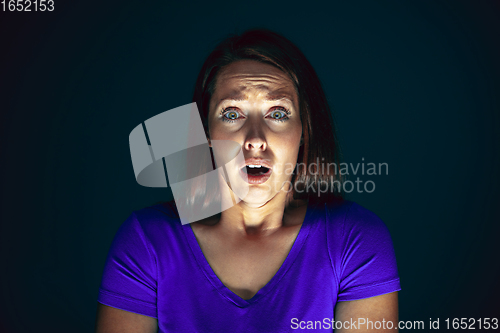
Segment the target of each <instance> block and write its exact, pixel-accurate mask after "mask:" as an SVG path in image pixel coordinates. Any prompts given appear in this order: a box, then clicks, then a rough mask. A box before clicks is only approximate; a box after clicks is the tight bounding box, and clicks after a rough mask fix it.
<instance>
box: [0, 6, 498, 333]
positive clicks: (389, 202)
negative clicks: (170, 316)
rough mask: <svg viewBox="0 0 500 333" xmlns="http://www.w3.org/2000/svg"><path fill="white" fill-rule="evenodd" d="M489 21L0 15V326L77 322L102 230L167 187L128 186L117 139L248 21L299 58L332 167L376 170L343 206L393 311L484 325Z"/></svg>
mask: <svg viewBox="0 0 500 333" xmlns="http://www.w3.org/2000/svg"><path fill="white" fill-rule="evenodd" d="M499 16H500V4H499V2H497V1H472V0H471V1H441V0H440V1H413V2H409V1H404V2H403V1H362V2H360V1H356V2H351V1H324V2H311V1H306V2H289V1H279V2H268V1H248V2H216V1H214V2H210V1H209V2H201V1H200V2H197V3H192V2H180V1H178V2H165V1H162V2H159V1H158V2H156V3H147V4H146V3H144V2H138V1H93V2H92V1H62V0H55V11H54V12H31V13H26V12H23V13H18V12H1V13H0V38H1V39H0V57H1V58H0V94H1V100H0V113H1V118H0V149H1V150H0V158H1V164H0V170H1V173H0V175H1V185H0V186H1V200H0V205H1V210H0V214H1V233H0V249H1V274H0V276H1V278H0V279H1V285H0V287H1V289H0V290H1V291H0V295H1V296H0V297H1V298H0V299H1V302H0V304H1V312H0V332H8V333H17V332H54V333H58V332H74V333H79V332H82V333H83V332H92V331H93V327H94V318H95V311H96V304H97V302H96V298H97V291H98V287H99V283H100V278H101V274H102V269H103V266H104V261H105V258H106V254H107V251H108V249H109V246H110V244H111V240H112V238H113V236H114V234H115V232H116V230H117V229H118V227H119V226H120V224H121V223H122V222H123V221H124V220H125V219H126V218H127V217H128V215H129V214H130V213H131V212H132V211H133V210H136V209H140V208H142V207H145V206H148V205H150V204H153V203H155V202H157V201H160V200H166V199H170V198H171V197H172V196H171V192H170V190H169V189H153V188H145V187H141V186H139V185H138V184H137V183H136V181H135V178H134V173H133V169H132V164H131V158H130V155H129V147H128V135H129V133H130V131H131V130H132V129H133V128H134V127H135V126H136V125H138V124H140V123H141V122H142V121H144V120H146V119H148V118H150V117H152V116H154V115H156V114H158V113H161V112H163V111H166V110H168V109H171V108H174V107H177V106H180V105H184V104H187V103H189V102H191V94H192V90H193V84H194V81H195V79H196V76H197V73H198V71H199V69H200V67H201V64H202V61H203V60H204V57H205V56H206V55H207V54H208V52H209V50H210V49H211V48H212V47H213V46H214V45H215V43H216V42H217V41H218V40H220V39H222V38H224V37H225V36H226V35H227V34H228V33H231V32H242V31H244V30H245V29H247V28H252V27H266V28H269V29H273V30H275V31H277V32H279V33H282V34H283V35H284V36H286V37H287V38H289V39H291V40H292V41H293V42H295V43H296V44H297V45H298V46H299V47H300V48H301V49H302V50H303V52H304V53H305V54H306V56H307V57H308V58H309V60H310V62H311V63H312V65H313V66H314V67H315V69H316V71H317V73H318V74H319V76H320V78H321V80H322V82H323V83H324V88H325V90H326V94H327V96H328V99H329V100H330V102H331V105H332V107H333V109H334V110H335V116H336V119H337V125H338V128H339V132H340V139H341V145H342V148H343V151H344V157H345V161H346V162H350V163H354V164H356V163H361V162H363V161H364V162H365V163H369V162H373V163H387V164H388V166H389V169H388V170H389V172H388V174H387V175H385V174H384V175H377V176H367V175H364V176H360V179H361V180H363V181H368V180H372V181H373V182H374V183H375V184H376V189H375V191H374V192H373V193H356V194H354V193H352V194H350V195H349V198H350V199H352V200H355V201H357V202H358V203H359V204H361V205H363V206H365V207H366V208H368V209H370V210H372V211H374V212H375V213H376V214H378V215H379V216H380V217H381V218H382V219H383V220H384V221H385V223H386V224H387V226H388V227H389V229H390V231H391V234H392V237H393V240H394V246H395V250H396V255H397V259H398V267H399V273H400V277H401V285H402V291H401V292H400V298H399V299H400V319H401V320H410V321H414V320H423V321H424V322H425V323H426V324H427V323H428V321H429V318H432V319H437V318H440V320H441V325H442V326H443V324H444V323H443V320H444V319H446V318H448V317H449V318H453V317H465V318H471V317H475V318H483V317H494V316H496V317H500V305H499V303H498V300H499V299H500V283H499V280H500V265H499V262H500V260H499V254H500V245H499V244H500V241H499V231H500V228H499V226H498V225H499V222H500V213H499V208H498V206H499V203H500V193H499V185H500V181H499V175H498V171H499V168H500V161H499V148H500V147H499V146H500V135H499V118H500V62H499V59H500V47H499V41H500V22H499V21H500V20H499ZM363 159H364V160H363ZM357 176H358V175H351V180H355V179H356V177H357ZM478 331H480V330H476V332H478Z"/></svg>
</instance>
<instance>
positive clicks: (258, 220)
mask: <svg viewBox="0 0 500 333" xmlns="http://www.w3.org/2000/svg"><path fill="white" fill-rule="evenodd" d="M286 199H287V193H286V192H279V193H278V194H276V195H275V196H274V197H273V198H272V199H271V200H269V201H268V202H266V203H265V204H264V205H262V206H259V207H255V206H251V205H248V204H246V203H245V202H244V201H240V202H239V203H238V204H236V205H234V206H233V207H231V208H229V209H227V210H225V211H223V212H222V213H221V215H220V219H219V223H218V224H219V226H220V227H222V228H226V229H228V230H231V231H236V232H238V233H241V234H244V235H247V236H250V235H255V236H264V235H270V234H273V233H274V232H276V231H278V230H279V229H280V228H281V227H287V226H291V225H296V224H297V223H299V224H300V223H302V221H303V219H302V220H300V221H298V220H297V219H296V218H295V216H296V215H297V214H295V213H296V212H297V211H299V210H300V211H301V210H304V209H305V208H306V207H305V204H306V202H304V201H294V202H289V201H287V200H286ZM301 215H302V214H298V216H301Z"/></svg>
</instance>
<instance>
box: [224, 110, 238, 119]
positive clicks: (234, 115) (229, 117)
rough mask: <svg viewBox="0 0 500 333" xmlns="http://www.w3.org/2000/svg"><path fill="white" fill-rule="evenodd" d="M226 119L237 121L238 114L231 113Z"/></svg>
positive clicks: (227, 114)
mask: <svg viewBox="0 0 500 333" xmlns="http://www.w3.org/2000/svg"><path fill="white" fill-rule="evenodd" d="M226 118H228V119H236V118H238V114H237V113H236V112H234V111H230V112H228V113H226Z"/></svg>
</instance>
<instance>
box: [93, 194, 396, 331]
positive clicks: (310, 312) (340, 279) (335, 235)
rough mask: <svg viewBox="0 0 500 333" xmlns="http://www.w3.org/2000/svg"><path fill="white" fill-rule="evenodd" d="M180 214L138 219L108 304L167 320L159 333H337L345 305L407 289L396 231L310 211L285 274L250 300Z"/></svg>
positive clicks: (346, 211)
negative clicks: (340, 305)
mask: <svg viewBox="0 0 500 333" xmlns="http://www.w3.org/2000/svg"><path fill="white" fill-rule="evenodd" d="M170 207H171V205H169V204H158V205H153V206H150V207H147V208H144V209H141V210H138V211H135V212H133V213H132V214H131V215H130V217H129V218H128V219H127V220H126V221H125V222H124V223H123V224H122V226H121V227H120V228H119V230H118V231H117V233H116V235H115V238H114V240H113V243H112V245H111V249H110V251H109V254H108V258H107V261H106V265H105V268H104V273H103V277H102V282H101V286H100V289H99V295H98V302H100V303H102V304H105V305H109V306H112V307H115V308H119V309H123V310H127V311H131V312H135V313H139V314H143V315H146V316H151V317H155V318H157V319H158V326H159V330H158V331H159V332H273V333H275V332H290V331H296V328H298V325H299V324H300V322H301V321H303V322H307V321H313V322H318V321H321V326H319V323H317V324H318V326H316V328H317V329H318V330H319V329H320V328H321V329H322V330H324V331H330V332H331V331H333V329H332V327H331V326H330V327H329V325H331V320H332V319H333V316H334V308H335V304H336V303H337V302H341V301H351V300H357V299H362V298H368V297H373V296H377V295H382V294H386V293H390V292H393V291H397V290H401V288H400V282H399V275H398V270H397V265H396V257H395V253H394V248H393V245H392V240H391V236H390V234H389V230H388V229H387V227H386V225H385V224H384V222H383V221H382V220H380V219H379V218H378V217H377V216H376V215H375V214H374V213H372V212H371V211H369V210H367V209H365V208H363V207H361V206H360V205H358V204H356V203H354V202H351V201H347V200H345V201H343V202H342V203H341V204H330V205H328V204H326V205H325V204H323V205H312V204H309V206H308V208H307V213H306V216H305V219H304V222H303V224H302V226H301V229H300V231H299V233H298V235H297V238H296V240H295V242H294V244H293V246H292V249H291V250H290V253H289V254H288V256H287V257H286V259H285V261H284V262H283V264H282V266H281V267H280V268H279V270H278V272H277V273H276V275H275V276H274V277H273V278H272V279H271V280H270V281H269V282H268V283H267V284H266V285H265V286H264V287H263V288H262V289H261V290H259V291H258V292H257V294H256V295H255V296H254V297H252V298H251V299H249V300H244V299H242V298H240V297H239V296H237V295H236V294H234V293H233V292H232V291H231V290H229V289H228V288H227V287H225V286H224V284H223V283H222V282H221V281H220V280H219V279H218V277H217V276H216V275H215V273H214V272H213V270H212V268H211V267H210V265H209V264H208V262H207V260H206V259H205V257H204V255H203V252H202V251H201V249H200V246H199V245H198V242H197V240H196V237H195V235H194V233H193V231H192V229H191V225H189V224H186V225H182V224H181V222H180V220H179V218H178V217H177V215H176V211H175V209H173V208H170ZM328 323H330V324H328ZM304 325H305V324H304V323H303V324H302V327H304Z"/></svg>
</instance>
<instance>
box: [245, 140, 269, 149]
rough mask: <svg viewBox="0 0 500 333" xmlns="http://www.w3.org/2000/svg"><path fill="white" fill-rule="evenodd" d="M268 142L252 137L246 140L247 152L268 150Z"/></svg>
mask: <svg viewBox="0 0 500 333" xmlns="http://www.w3.org/2000/svg"><path fill="white" fill-rule="evenodd" d="M266 148H267V144H266V141H265V140H264V139H263V138H262V137H260V136H252V137H249V138H248V139H247V140H245V150H262V151H264V150H266Z"/></svg>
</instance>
